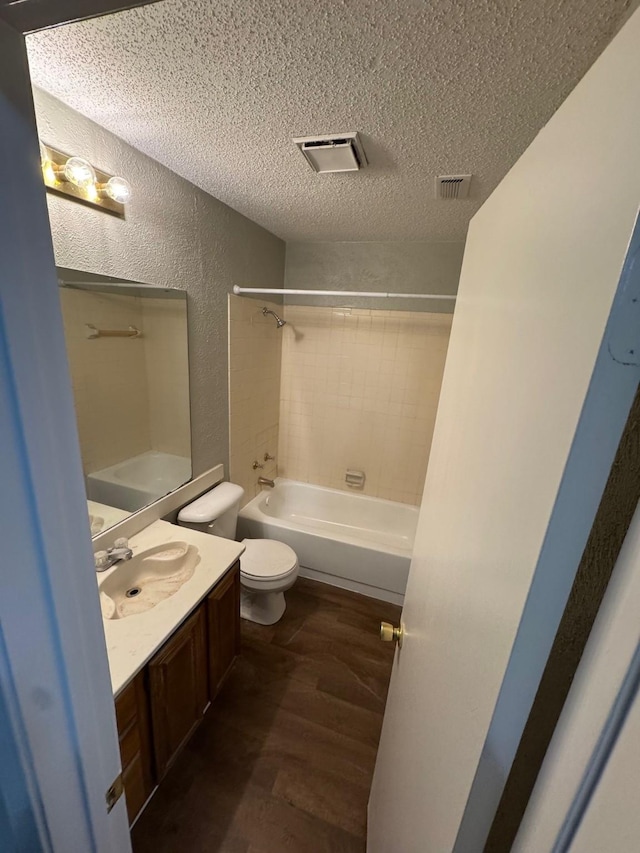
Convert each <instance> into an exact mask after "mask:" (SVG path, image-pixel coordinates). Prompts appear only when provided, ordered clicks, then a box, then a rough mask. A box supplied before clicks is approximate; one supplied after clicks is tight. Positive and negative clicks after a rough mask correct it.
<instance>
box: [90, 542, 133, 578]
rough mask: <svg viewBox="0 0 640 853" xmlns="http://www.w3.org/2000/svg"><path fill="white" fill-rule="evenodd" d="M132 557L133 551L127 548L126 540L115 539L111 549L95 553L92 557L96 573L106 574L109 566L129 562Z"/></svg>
mask: <svg viewBox="0 0 640 853" xmlns="http://www.w3.org/2000/svg"><path fill="white" fill-rule="evenodd" d="M132 557H133V551H132V550H131V548H129V543H128V542H127V540H126V539H124V538H121V539H116V541H115V542H114V543H113V547H112V548H107V550H106V551H96V552H95V554H94V555H93V559H94V563H95V567H96V572H106V571H107V569H110V568H111V566H114V565H115V564H116V563H119V562H121V561H124V560H130V559H131V558H132Z"/></svg>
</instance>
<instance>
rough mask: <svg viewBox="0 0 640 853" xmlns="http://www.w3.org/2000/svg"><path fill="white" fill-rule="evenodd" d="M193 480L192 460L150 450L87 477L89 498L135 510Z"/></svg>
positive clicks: (130, 510)
mask: <svg viewBox="0 0 640 853" xmlns="http://www.w3.org/2000/svg"><path fill="white" fill-rule="evenodd" d="M190 479H191V459H189V458H187V457H185V456H176V455H174V454H173V453H162V452H161V451H159V450H148V451H147V452H146V453H140V454H139V455H138V456H132V457H131V459H123V460H122V461H121V462H116V464H115V465H110V466H109V467H108V468H102V469H101V470H100V471H92V472H91V473H90V474H87V476H86V486H87V497H88V498H89V500H92V501H97V502H98V503H102V504H107V505H109V506H114V507H118V508H119V509H126V510H128V511H129V512H135V511H136V510H137V509H140V508H141V507H143V506H147V505H148V504H150V503H153V501H157V500H158V498H162V497H164V495H168V494H169V492H172V491H173V490H174V489H177V488H178V486H182V485H183V483H186V482H187V481H188V480H190Z"/></svg>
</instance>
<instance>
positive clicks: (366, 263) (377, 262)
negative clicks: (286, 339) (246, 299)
mask: <svg viewBox="0 0 640 853" xmlns="http://www.w3.org/2000/svg"><path fill="white" fill-rule="evenodd" d="M463 252H464V243H463V242H454V243H413V242H407V243H404V242H383V243H287V258H286V268H285V286H286V287H291V288H295V289H303V290H317V289H325V290H381V291H394V292H396V293H451V294H455V293H457V290H458V279H459V278H460V268H461V267H462V255H463ZM285 301H286V303H287V304H292V305H295V304H300V305H336V304H343V305H346V304H349V305H352V306H354V307H356V308H382V309H389V308H396V309H399V310H411V311H429V312H440V311H444V312H453V306H454V303H453V302H451V301H439V302H432V301H431V300H425V299H422V300H420V299H416V300H415V301H414V300H411V301H407V300H405V299H393V300H392V299H389V300H384V301H381V300H380V299H366V298H359V297H356V298H350V299H348V300H339V302H338V300H336V298H335V297H309V296H303V297H296V296H287V297H286V298H285Z"/></svg>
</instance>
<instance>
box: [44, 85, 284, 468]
mask: <svg viewBox="0 0 640 853" xmlns="http://www.w3.org/2000/svg"><path fill="white" fill-rule="evenodd" d="M35 102H36V112H37V119H38V130H39V134H40V137H41V138H42V140H43V141H44V142H47V143H49V144H51V145H53V146H54V147H57V148H60V149H61V150H62V151H69V152H72V153H77V154H83V155H84V156H85V157H87V158H88V159H90V160H91V161H92V162H93V163H94V164H95V165H96V166H98V167H100V168H103V169H105V170H106V171H109V172H112V173H114V172H116V173H119V174H122V175H123V176H124V177H126V178H127V179H128V180H129V181H130V182H131V185H132V187H133V192H134V196H133V199H132V201H131V203H130V204H129V205H127V218H126V220H124V221H123V220H121V219H118V218H116V217H113V216H109V215H107V214H105V213H103V212H101V211H98V210H93V209H91V208H89V207H85V206H84V205H81V204H77V203H74V202H71V201H69V200H67V199H64V198H58V197H56V196H53V195H51V194H49V195H48V202H49V216H50V219H51V230H52V233H53V242H54V248H55V253H56V262H57V263H58V264H59V265H61V266H65V267H72V268H75V269H81V270H86V271H90V272H95V273H102V274H106V275H111V276H122V277H124V278H127V279H134V280H137V281H142V282H146V283H148V284H157V285H162V286H170V287H180V288H184V289H185V290H186V291H187V294H188V309H189V364H190V373H191V421H192V438H193V443H192V453H193V469H194V474H198V473H201V472H202V471H204V470H205V469H206V468H208V467H210V466H212V465H214V464H216V463H218V462H224V463H225V465H228V443H229V427H228V394H227V293H228V292H229V291H230V290H231V288H232V287H233V285H234V284H245V285H246V284H249V283H250V284H255V283H259V284H260V285H263V286H265V287H281V286H282V281H283V276H284V243H283V242H282V241H281V240H279V239H278V238H277V237H274V236H273V234H271V233H269V232H268V231H265V230H264V229H263V228H261V227H260V226H258V225H256V224H255V223H254V222H251V221H250V220H249V219H246V218H245V217H244V216H241V215H240V214H238V213H236V212H235V211H234V210H232V209H231V208H229V207H227V206H226V205H225V204H223V203H222V202H220V201H218V200H217V199H215V198H213V197H212V196H209V195H207V194H206V193H205V192H203V191H202V190H200V189H198V188H197V187H195V186H193V184H190V183H189V182H188V181H185V180H184V179H183V178H180V177H179V176H178V175H176V174H174V173H173V172H171V171H169V170H168V169H166V168H165V167H164V166H161V165H160V164H159V163H157V162H156V161H154V160H152V159H151V158H149V157H147V156H145V155H143V154H141V153H140V152H139V151H137V150H135V149H134V148H131V147H130V146H129V145H127V144H126V143H124V142H123V141H122V140H121V139H119V138H118V137H116V136H114V135H113V134H111V133H109V132H107V131H105V130H104V129H103V128H101V127H99V126H98V125H96V124H94V123H93V122H91V121H90V120H89V119H87V118H85V117H84V116H82V115H80V114H79V113H77V112H75V111H74V110H71V109H70V108H69V107H66V106H65V105H64V104H62V103H61V102H60V101H58V100H56V99H55V98H53V97H51V96H50V95H48V94H46V93H44V92H41V91H39V90H36V92H35ZM227 470H228V468H227Z"/></svg>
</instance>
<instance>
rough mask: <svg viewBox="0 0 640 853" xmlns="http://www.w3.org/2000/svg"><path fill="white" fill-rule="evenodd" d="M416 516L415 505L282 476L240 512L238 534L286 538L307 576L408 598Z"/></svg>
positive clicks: (379, 594) (386, 598) (376, 595)
mask: <svg viewBox="0 0 640 853" xmlns="http://www.w3.org/2000/svg"><path fill="white" fill-rule="evenodd" d="M417 522H418V508H417V507H415V506H411V505H409V504H402V503H396V502H395V501H385V500H381V499H380V498H370V497H367V496H365V495H358V494H351V493H349V492H340V491H337V490H336V489H326V488H323V487H322V486H313V485H311V484H308V483H297V482H295V481H294V480H285V479H282V478H278V479H277V480H276V486H275V488H274V489H265V490H264V491H263V492H261V493H260V494H259V495H258V496H257V497H255V498H254V499H253V500H252V501H250V502H249V503H248V504H247V505H246V506H245V507H243V508H242V509H241V510H240V515H239V518H238V534H239V538H240V539H243V538H244V537H247V538H249V539H260V538H265V539H279V540H280V541H281V542H286V543H287V545H290V546H291V547H292V548H293V550H294V551H295V552H296V554H297V555H298V560H299V562H300V574H301V575H302V576H303V577H310V578H315V579H316V580H321V581H324V582H325V583H331V584H334V585H335V586H340V587H343V588H346V589H353V590H356V591H357V592H362V593H364V594H365V595H370V596H372V597H374V598H381V599H383V600H384V601H392V602H394V603H397V604H402V601H403V599H404V591H405V588H406V585H407V577H408V574H409V563H410V561H411V552H412V550H413V540H414V536H415V531H416V525H417Z"/></svg>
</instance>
